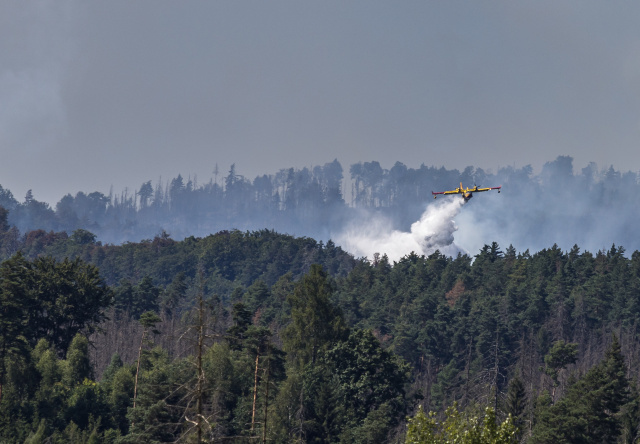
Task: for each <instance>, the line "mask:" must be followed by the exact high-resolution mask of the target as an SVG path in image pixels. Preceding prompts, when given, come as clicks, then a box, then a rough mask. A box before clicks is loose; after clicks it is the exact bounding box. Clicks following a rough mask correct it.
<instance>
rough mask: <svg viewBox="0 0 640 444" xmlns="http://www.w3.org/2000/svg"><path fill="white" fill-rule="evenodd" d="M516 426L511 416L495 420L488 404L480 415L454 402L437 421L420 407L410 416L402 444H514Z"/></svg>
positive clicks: (432, 414)
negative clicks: (443, 416)
mask: <svg viewBox="0 0 640 444" xmlns="http://www.w3.org/2000/svg"><path fill="white" fill-rule="evenodd" d="M516 433H517V429H516V427H515V426H514V425H513V422H512V420H511V417H510V416H508V417H507V418H506V419H505V420H504V421H502V422H498V421H497V418H496V413H495V411H494V410H493V409H492V408H491V407H487V408H486V409H485V410H484V414H483V415H478V414H477V413H476V412H473V411H465V412H459V411H458V408H457V406H456V405H453V406H451V407H449V408H448V409H447V410H446V412H445V419H444V420H443V421H438V419H437V415H436V414H435V413H434V412H429V413H428V414H426V413H425V412H424V410H423V409H422V406H420V407H419V409H418V412H417V413H416V415H415V416H414V417H413V418H409V422H408V427H407V435H406V438H405V444H446V443H460V444H515V443H517V442H518V441H517V438H516Z"/></svg>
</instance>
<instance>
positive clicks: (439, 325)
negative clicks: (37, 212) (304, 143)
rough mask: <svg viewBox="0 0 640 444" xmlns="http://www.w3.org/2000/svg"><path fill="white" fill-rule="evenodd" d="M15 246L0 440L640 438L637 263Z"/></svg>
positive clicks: (265, 242) (228, 236)
mask: <svg viewBox="0 0 640 444" xmlns="http://www.w3.org/2000/svg"><path fill="white" fill-rule="evenodd" d="M10 231H11V228H10V227H8V224H6V223H5V224H4V227H3V237H2V244H1V245H0V247H1V248H2V251H3V252H5V253H4V254H10V255H11V256H10V257H7V256H5V260H4V261H3V262H2V265H1V266H0V291H1V293H0V297H1V298H2V308H3V309H2V311H0V351H1V352H2V356H1V357H0V358H1V362H2V366H1V367H0V388H1V391H0V397H1V398H0V421H2V422H1V427H0V434H1V435H2V438H0V439H1V440H3V441H6V442H25V441H26V442H45V439H47V437H48V439H49V442H65V443H66V442H109V443H111V442H176V441H179V442H255V441H257V442H266V441H269V442H344V443H380V442H442V441H437V439H441V440H442V439H450V438H451V437H452V436H454V434H455V433H460V434H463V433H464V432H465V430H466V431H467V432H468V433H467V435H465V436H467V437H469V436H475V435H474V434H476V435H477V436H485V438H486V437H489V436H492V437H493V438H491V439H492V440H490V441H474V442H517V441H518V440H522V441H524V442H532V443H555V442H594V443H602V442H618V441H620V442H633V441H634V440H635V438H636V437H637V434H638V425H639V424H640V416H639V415H640V412H639V408H638V405H639V402H640V398H639V394H638V392H637V390H636V386H637V383H638V379H639V377H640V374H639V373H638V371H637V369H638V368H640V367H639V365H638V364H639V362H638V361H639V360H640V347H638V345H639V344H640V342H639V338H638V320H639V318H640V253H639V252H637V251H636V252H633V253H632V254H627V253H626V252H625V250H624V249H623V248H622V247H617V246H613V247H610V248H608V249H606V250H604V251H599V252H597V253H590V252H586V251H581V250H580V249H579V248H578V247H577V246H575V247H574V248H572V249H570V250H567V251H563V250H562V249H561V248H559V247H557V246H555V245H554V246H551V247H549V248H545V249H542V250H540V251H538V252H535V253H531V252H529V251H524V252H518V251H516V250H515V249H514V248H513V247H507V248H501V247H500V246H499V245H498V244H496V243H493V244H491V245H486V246H485V247H484V248H483V249H482V250H481V251H479V252H477V254H475V255H474V256H467V255H459V256H458V257H455V258H450V257H445V256H443V255H441V254H440V253H435V254H433V255H430V256H428V257H425V256H419V255H416V254H410V255H408V256H406V257H404V258H403V259H402V260H400V261H398V262H397V263H389V261H388V259H387V258H386V257H385V256H384V255H383V256H376V257H375V258H373V259H372V260H371V261H366V260H356V259H354V258H353V257H351V256H349V255H348V254H346V253H345V252H343V251H342V250H341V249H340V248H338V247H336V246H335V245H333V244H332V243H327V244H324V243H321V242H316V241H314V240H312V239H309V238H295V237H292V236H288V235H280V234H277V233H275V232H272V231H259V232H244V233H243V232H238V231H230V232H221V233H218V234H215V235H211V236H207V237H204V238H197V237H189V238H186V239H184V240H181V241H176V240H173V239H171V238H170V237H169V236H168V235H166V234H162V233H161V234H160V235H158V236H156V237H155V238H153V239H151V240H148V241H143V242H139V243H125V244H123V245H120V246H115V245H101V244H100V243H99V242H97V241H96V238H95V235H93V234H92V233H91V232H88V231H86V230H76V231H74V232H73V233H71V235H68V234H66V233H47V232H43V231H42V232H30V233H27V234H26V235H25V236H23V237H21V238H20V239H19V240H18V243H17V244H14V243H13V242H15V239H12V238H11V236H7V233H9V232H10ZM16 247H17V248H19V249H20V250H22V253H21V254H17V255H14V254H13V249H14V248H16ZM79 301H83V303H82V304H80V303H79ZM419 406H422V407H421V409H419ZM445 410H446V411H447V414H446V416H445V413H444V412H445ZM427 411H433V412H434V415H435V416H429V415H427V414H426V413H425V412H427ZM509 415H510V416H509ZM407 417H410V418H413V419H411V421H410V422H409V424H410V426H409V427H407ZM444 418H448V419H447V420H446V421H447V422H445V425H447V424H448V425H447V426H446V427H444V428H443V427H441V425H440V422H439V420H440V419H444ZM478 418H479V419H478ZM516 430H517V431H516ZM438 437H439V438H438ZM485 438H482V439H485ZM429 439H431V441H429ZM465 439H467V438H465ZM468 439H470V438H468ZM479 439H480V438H479ZM486 439H488V438H486ZM462 442H467V441H462ZM469 442H471V441H469Z"/></svg>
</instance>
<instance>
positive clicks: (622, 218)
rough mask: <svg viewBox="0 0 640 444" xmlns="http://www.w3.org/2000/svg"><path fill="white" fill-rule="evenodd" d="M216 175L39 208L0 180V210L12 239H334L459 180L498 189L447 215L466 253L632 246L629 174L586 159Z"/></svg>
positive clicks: (407, 219)
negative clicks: (272, 235)
mask: <svg viewBox="0 0 640 444" xmlns="http://www.w3.org/2000/svg"><path fill="white" fill-rule="evenodd" d="M215 171H217V169H216V170H215ZM218 176H221V177H218ZM222 176H223V175H222V174H218V173H216V174H215V175H214V176H213V177H211V178H210V179H207V180H205V181H202V182H199V181H198V180H197V179H196V178H195V177H191V178H189V177H183V176H181V175H178V176H177V177H175V178H173V179H169V180H165V181H162V180H159V181H157V182H156V183H152V182H151V181H150V180H149V181H147V182H144V183H143V184H141V185H140V187H139V188H138V189H135V190H129V189H124V190H123V191H121V192H120V191H119V192H110V193H108V194H105V193H103V192H98V191H94V192H90V191H78V192H73V193H70V194H67V195H66V196H64V197H62V198H61V199H60V201H59V202H57V203H56V204H55V205H51V206H50V205H49V204H47V203H45V202H40V201H38V200H37V199H36V196H33V194H32V193H30V192H29V193H27V195H26V196H25V198H24V200H23V201H19V199H18V198H16V197H15V196H14V195H13V194H12V193H11V191H10V190H9V189H7V188H3V187H2V186H0V207H4V208H5V209H6V210H7V211H9V214H8V222H9V224H10V225H11V226H15V227H16V230H17V231H15V232H13V233H12V234H11V235H12V236H13V237H14V238H15V239H18V238H19V237H20V236H21V235H23V234H24V233H26V232H28V231H33V230H38V229H42V230H45V231H47V232H49V231H54V232H59V231H64V232H66V233H67V234H71V233H72V232H73V231H75V230H76V229H79V228H82V229H85V230H88V231H91V232H92V233H94V234H96V236H97V238H98V240H99V241H101V242H108V243H115V244H120V243H122V242H125V241H129V242H139V241H141V240H142V239H152V238H153V237H155V236H157V235H159V234H161V233H162V232H163V231H165V232H167V233H170V234H171V236H172V238H174V239H176V240H181V239H184V238H186V237H188V236H192V235H193V236H200V237H204V236H207V235H209V234H211V233H216V232H218V231H222V230H233V229H239V230H241V231H246V230H262V229H265V228H267V229H273V230H276V231H278V232H280V233H288V234H291V235H295V236H308V237H311V238H314V239H317V240H324V241H325V242H326V241H328V240H329V239H333V240H334V241H335V242H338V241H339V240H340V239H341V238H344V237H345V236H346V235H347V233H348V231H349V230H350V229H354V227H355V230H358V229H360V228H361V227H362V226H367V225H371V224H372V223H376V222H384V223H385V224H386V225H389V229H390V230H391V229H397V230H403V231H408V230H409V229H410V226H411V224H412V223H413V222H415V221H416V220H418V219H419V218H420V215H421V214H422V213H423V212H424V211H425V208H426V206H427V205H428V204H429V203H432V202H433V199H432V196H431V191H438V190H440V191H442V190H449V189H453V188H454V187H456V186H458V184H459V183H460V182H462V183H463V185H464V186H473V185H474V184H477V185H478V186H498V185H502V187H503V188H502V193H501V195H500V198H496V199H489V198H487V196H485V195H482V197H481V199H482V203H480V202H476V200H480V199H473V200H472V201H471V202H470V203H469V205H466V206H465V209H464V211H463V212H462V214H461V215H460V217H458V218H457V220H456V221H457V223H458V225H459V226H460V229H461V231H465V232H466V236H467V238H471V239H470V240H467V242H466V244H468V245H465V242H464V239H462V237H461V240H457V242H458V243H459V244H461V246H462V248H463V251H464V250H465V249H466V250H467V251H468V252H469V253H470V254H475V252H476V251H477V250H478V249H479V248H481V246H482V245H483V244H485V243H491V242H493V241H498V242H499V243H500V244H503V245H509V244H513V245H515V246H516V248H518V249H519V250H523V251H524V250H526V249H530V250H531V251H537V250H540V249H542V248H546V247H548V246H549V245H552V244H554V243H556V244H558V245H559V246H560V247H561V248H563V249H570V248H571V246H572V245H574V244H578V245H580V246H581V247H583V248H586V249H589V250H591V251H597V250H600V249H603V248H607V247H608V246H609V245H611V243H613V242H615V243H616V244H619V245H625V246H627V248H628V249H630V250H636V249H640V241H639V240H638V237H637V236H636V235H635V233H636V229H635V227H636V219H637V217H636V211H635V209H636V208H637V207H638V204H639V203H640V201H639V199H640V184H639V181H638V174H637V173H636V172H631V171H627V172H624V171H616V170H614V169H613V168H612V167H609V168H604V169H600V168H598V166H597V165H595V164H593V163H592V164H589V165H587V166H585V167H583V168H581V167H578V166H575V167H574V165H573V159H572V158H570V157H567V156H560V157H558V158H557V159H556V160H554V161H550V162H548V163H547V164H545V165H544V167H543V168H542V170H541V171H540V172H539V173H534V171H533V169H532V168H531V167H530V166H524V167H521V168H516V167H511V166H507V167H501V168H498V169H497V170H496V171H484V170H482V169H481V168H474V167H472V166H470V167H467V168H466V169H464V170H463V171H459V170H455V169H453V170H448V169H445V168H444V167H436V166H426V165H421V166H420V167H418V168H411V167H408V166H406V165H404V164H402V163H400V162H397V163H396V164H395V165H393V167H391V168H390V169H385V168H382V167H381V165H380V164H379V163H378V162H376V161H372V162H364V163H357V164H353V165H351V166H350V167H349V171H348V173H347V172H346V171H344V170H343V167H342V165H341V164H340V163H339V162H338V161H337V160H335V161H333V162H330V163H327V164H325V165H322V166H315V167H310V168H303V169H294V168H289V169H282V170H280V171H279V172H277V173H276V174H264V175H262V176H258V177H256V178H254V179H253V180H250V179H249V178H246V177H244V176H242V175H241V174H240V173H239V172H238V171H236V168H235V167H234V166H232V167H231V168H230V170H229V171H228V172H227V173H225V175H224V177H222ZM118 186H119V185H118V184H114V187H115V188H116V189H118ZM70 191H71V190H70ZM478 239H479V240H480V242H479V243H478V241H477V240H478ZM381 253H383V252H381ZM406 253H409V251H407V252H406ZM430 253H431V252H425V254H430Z"/></svg>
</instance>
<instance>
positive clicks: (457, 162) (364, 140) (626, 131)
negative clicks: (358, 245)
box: [0, 0, 640, 203]
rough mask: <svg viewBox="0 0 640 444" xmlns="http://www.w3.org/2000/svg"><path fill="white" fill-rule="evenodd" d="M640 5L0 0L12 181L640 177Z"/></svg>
mask: <svg viewBox="0 0 640 444" xmlns="http://www.w3.org/2000/svg"><path fill="white" fill-rule="evenodd" d="M638 23H640V2H613V3H612V2H602V1H584V0H580V1H557V0H548V1H546V0H542V1H541V0H536V1H528V2H525V1H518V2H513V1H473V2H469V1H451V0H447V1H424V0H419V1H403V2H392V1H372V0H366V1H364V0H363V1H316V2H301V1H188V2H177V1H161V0H148V1H141V0H137V1H135V2H132V1H113V0H109V1H80V0H75V1H74V0H69V1H65V0H55V1H29V2H2V3H0V104H1V106H0V150H1V154H2V160H1V161H0V184H1V185H2V186H4V187H5V188H9V189H11V190H12V191H13V192H14V194H15V195H16V198H18V199H19V200H22V199H23V197H24V194H25V192H26V190H27V189H29V188H32V189H33V192H34V195H35V198H36V199H38V200H45V201H47V202H50V203H55V202H57V201H58V200H59V199H60V198H61V197H62V196H63V195H64V194H66V193H68V192H71V193H73V194H75V192H77V191H87V192H90V191H96V190H97V191H101V192H104V193H108V192H109V187H110V186H111V185H114V190H115V191H117V192H118V191H120V190H121V189H122V188H124V187H125V186H128V187H129V188H130V189H133V188H137V187H139V186H140V184H141V183H143V182H144V181H147V180H153V181H154V182H155V181H156V180H157V179H158V178H159V177H160V176H162V178H163V179H165V180H166V179H170V178H172V177H175V176H176V175H177V174H178V173H181V174H182V175H183V176H188V175H192V176H193V175H194V174H195V175H197V176H198V179H199V181H200V182H203V181H208V179H209V178H210V177H212V171H213V169H214V166H215V164H216V163H218V165H219V167H220V170H221V172H223V173H225V174H226V171H227V170H228V169H229V166H230V165H231V163H236V167H237V171H238V172H239V173H240V174H244V175H246V176H247V177H249V178H253V177H254V176H255V175H257V174H263V173H275V172H276V171H277V170H278V169H280V168H285V167H290V166H294V167H302V166H310V165H317V164H324V163H325V162H330V161H332V160H333V159H334V158H338V160H340V161H341V162H342V164H343V166H344V167H345V168H348V165H349V164H351V163H353V162H357V161H370V160H378V161H380V162H381V164H382V166H383V167H385V168H390V167H391V166H392V165H393V163H394V162H395V161H401V162H404V163H406V164H407V165H408V166H412V167H417V166H419V165H420V164H421V163H425V164H427V165H436V166H441V165H443V166H445V167H447V168H464V167H466V166H468V165H474V166H479V167H482V168H485V169H493V170H495V169H496V168H497V167H499V166H505V165H514V164H515V165H516V166H523V165H527V164H531V165H532V166H534V168H536V169H538V168H539V167H540V166H541V165H542V164H543V163H544V162H546V161H549V160H553V159H555V158H556V156H558V155H560V154H563V155H570V156H573V157H574V158H575V162H574V166H575V167H576V168H581V167H583V166H585V165H586V164H587V163H588V162H589V161H595V162H596V163H598V164H599V165H600V166H601V167H605V166H609V165H613V166H614V167H615V168H617V169H622V170H624V171H627V170H632V171H638V170H640V153H639V151H638V141H639V140H640V137H639V136H640V26H638Z"/></svg>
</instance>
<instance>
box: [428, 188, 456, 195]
mask: <svg viewBox="0 0 640 444" xmlns="http://www.w3.org/2000/svg"><path fill="white" fill-rule="evenodd" d="M460 193H462V191H460V190H458V189H455V190H451V191H438V192H434V191H432V192H431V194H433V195H434V196H437V195H438V194H460Z"/></svg>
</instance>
